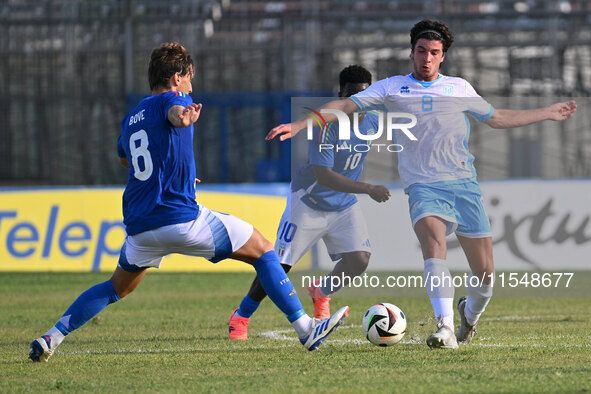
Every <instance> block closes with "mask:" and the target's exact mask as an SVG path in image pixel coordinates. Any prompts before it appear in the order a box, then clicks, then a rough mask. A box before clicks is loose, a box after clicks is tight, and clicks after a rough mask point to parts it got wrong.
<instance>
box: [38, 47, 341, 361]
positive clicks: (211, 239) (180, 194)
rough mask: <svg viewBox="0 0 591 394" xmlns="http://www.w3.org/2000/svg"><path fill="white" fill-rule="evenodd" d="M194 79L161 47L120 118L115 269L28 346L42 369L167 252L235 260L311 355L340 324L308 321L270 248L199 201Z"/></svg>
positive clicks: (184, 60)
mask: <svg viewBox="0 0 591 394" xmlns="http://www.w3.org/2000/svg"><path fill="white" fill-rule="evenodd" d="M193 75H194V65H193V60H192V59H191V56H190V55H189V53H188V52H187V50H186V49H185V48H184V47H183V46H182V45H180V44H175V43H168V44H162V45H161V46H160V47H159V48H156V49H154V50H153V51H152V54H151V58H150V65H149V69H148V77H149V78H148V79H149V82H150V88H151V90H152V95H151V96H149V97H146V98H144V99H143V100H142V101H141V102H140V104H139V105H138V106H137V107H136V108H134V109H133V110H132V111H131V112H130V113H129V114H128V115H127V116H125V118H124V119H123V123H122V125H121V136H120V137H119V141H118V144H117V148H118V152H119V157H120V160H121V162H122V164H123V165H124V166H126V167H128V168H129V175H128V181H127V186H126V188H125V192H124V194H123V216H124V220H123V222H124V223H125V226H126V231H127V237H126V239H125V243H124V245H123V247H122V248H121V255H120V258H119V264H118V266H117V268H116V269H115V272H114V273H113V276H112V277H111V279H110V280H108V281H106V282H103V283H100V284H98V285H95V286H93V287H91V288H90V289H88V290H86V291H85V292H84V293H82V294H81V295H80V296H79V297H78V299H76V301H74V303H73V304H72V305H71V306H70V307H69V308H68V310H66V312H65V313H64V314H63V316H62V317H61V318H60V319H59V320H58V322H57V323H56V324H55V326H53V327H52V328H51V329H50V330H49V331H48V332H47V333H45V334H44V335H43V336H41V337H39V338H37V339H36V340H34V341H33V342H32V343H31V350H30V353H29V358H31V360H33V361H47V359H48V358H49V357H50V356H51V355H52V354H53V352H54V351H55V349H56V347H57V346H59V344H60V343H61V342H62V341H63V339H64V337H65V336H66V335H68V334H70V333H71V332H72V331H74V330H76V329H78V328H80V327H81V326H83V325H84V324H85V323H86V322H87V321H88V320H90V319H91V318H92V317H94V316H95V315H97V314H98V313H99V312H100V311H101V310H103V309H104V308H105V307H106V306H107V305H109V304H112V303H114V302H117V301H119V299H121V298H123V297H125V296H126V295H128V294H129V293H131V292H132V291H133V290H134V289H135V288H136V287H137V285H138V284H139V283H140V281H141V280H142V278H143V277H144V275H145V273H146V269H147V268H149V267H155V268H158V267H159V266H160V263H161V261H162V258H163V257H164V256H166V255H168V254H171V253H180V254H185V255H190V256H201V257H205V258H207V259H209V260H210V261H212V262H214V263H216V262H218V261H220V260H223V259H226V258H233V259H236V260H241V261H244V262H246V263H248V264H251V265H252V266H254V268H255V270H256V272H257V275H258V277H259V278H260V281H261V284H262V286H263V287H264V289H265V291H266V292H267V294H269V297H270V298H271V300H272V301H273V302H274V303H275V304H276V305H277V306H278V307H279V308H280V309H281V311H282V312H284V313H285V315H286V316H287V318H288V320H289V322H290V323H291V324H292V326H293V328H294V329H295V331H296V332H297V334H298V337H299V338H300V341H301V343H302V344H303V345H304V347H305V348H306V349H308V350H315V349H317V348H318V346H319V345H320V343H321V342H322V341H323V340H324V339H326V337H327V336H328V335H329V334H330V333H331V332H332V330H334V329H335V328H336V327H337V326H338V325H339V324H340V323H341V322H342V321H343V318H344V315H345V313H346V312H347V310H348V307H343V308H341V309H340V310H339V311H338V312H337V313H336V314H335V315H333V316H332V317H330V318H328V319H325V320H323V321H320V322H318V321H316V320H314V319H312V318H311V317H309V316H308V315H307V314H306V313H305V312H304V310H303V308H302V304H301V302H300V300H299V298H298V297H297V294H295V291H294V289H293V286H292V284H291V282H290V281H289V279H288V278H287V275H286V274H285V272H284V270H283V268H282V267H281V264H280V263H279V260H278V258H277V255H276V253H275V252H274V251H273V245H272V244H271V243H270V242H269V241H267V240H266V239H265V238H264V237H263V236H262V235H261V234H260V233H259V232H258V231H257V230H256V229H254V228H253V226H252V225H250V224H248V223H246V222H244V221H242V220H240V219H238V218H236V217H234V216H231V215H228V214H224V213H220V212H215V211H211V210H209V209H207V208H206V207H204V206H203V205H200V204H198V203H197V202H196V201H195V179H196V178H195V158H194V154H193V124H194V123H195V122H196V121H197V119H199V115H200V113H201V108H202V107H201V104H195V103H193V101H192V100H191V97H190V96H189V94H190V93H191V91H192V85H191V79H192V78H193Z"/></svg>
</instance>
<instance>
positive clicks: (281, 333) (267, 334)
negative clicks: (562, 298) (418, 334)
mask: <svg viewBox="0 0 591 394" xmlns="http://www.w3.org/2000/svg"><path fill="white" fill-rule="evenodd" d="M343 328H361V325H355V324H351V325H346V326H341V327H340V329H343ZM286 334H292V335H286ZM258 336H260V337H263V338H268V339H274V340H282V341H297V340H298V338H296V337H294V336H293V330H291V329H287V330H271V331H264V332H261V333H260V334H259V335H258ZM585 338H589V336H585ZM531 339H539V338H536V337H531ZM328 343H334V344H339V345H346V344H347V345H348V344H355V345H364V344H367V345H369V344H370V343H369V342H368V341H367V340H365V339H333V340H330V342H328ZM398 344H400V345H425V343H424V342H423V341H421V340H417V339H414V338H410V339H407V340H402V341H400V342H398ZM461 346H464V345H461ZM465 346H476V347H508V348H511V347H523V348H549V347H556V346H558V347H563V348H591V344H580V343H563V344H553V345H545V344H540V343H531V344H527V343H521V344H507V343H472V344H470V345H465Z"/></svg>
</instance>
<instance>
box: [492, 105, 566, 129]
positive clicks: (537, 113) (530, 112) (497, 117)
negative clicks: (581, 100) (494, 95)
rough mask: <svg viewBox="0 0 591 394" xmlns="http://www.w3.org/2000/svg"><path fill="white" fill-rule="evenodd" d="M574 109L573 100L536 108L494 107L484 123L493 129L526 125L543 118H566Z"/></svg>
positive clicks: (557, 119)
mask: <svg viewBox="0 0 591 394" xmlns="http://www.w3.org/2000/svg"><path fill="white" fill-rule="evenodd" d="M576 110H577V103H576V102H575V101H574V100H571V101H565V102H562V103H554V104H552V105H550V106H548V107H544V108H536V109H526V110H513V109H496V110H495V112H494V113H493V116H491V117H490V119H488V120H487V121H486V122H485V123H486V124H488V125H489V126H490V127H493V128H495V129H508V128H512V127H520V126H526V125H529V124H532V123H537V122H541V121H543V120H554V121H561V120H566V119H568V118H570V117H571V116H573V114H574V113H575V112H576Z"/></svg>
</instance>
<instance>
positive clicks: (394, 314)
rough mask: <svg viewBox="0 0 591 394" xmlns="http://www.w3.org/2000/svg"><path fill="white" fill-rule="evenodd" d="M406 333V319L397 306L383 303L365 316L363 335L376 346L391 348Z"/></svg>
mask: <svg viewBox="0 0 591 394" xmlns="http://www.w3.org/2000/svg"><path fill="white" fill-rule="evenodd" d="M405 332H406V317H405V316H404V312H402V311H401V310H400V308H398V307H397V306H396V305H393V304H389V303H387V302H382V303H381V304H376V305H374V306H372V307H371V308H369V309H368V310H367V312H365V315H363V333H364V334H365V337H366V338H367V340H368V341H370V342H371V343H373V344H374V345H376V346H391V345H394V344H396V343H398V342H400V340H401V339H402V337H403V336H404V333H405Z"/></svg>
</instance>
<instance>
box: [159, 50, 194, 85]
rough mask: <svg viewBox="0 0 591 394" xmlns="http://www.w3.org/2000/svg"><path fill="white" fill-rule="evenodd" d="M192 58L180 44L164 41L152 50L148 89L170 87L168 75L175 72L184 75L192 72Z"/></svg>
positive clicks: (170, 75)
mask: <svg viewBox="0 0 591 394" xmlns="http://www.w3.org/2000/svg"><path fill="white" fill-rule="evenodd" d="M193 70H194V65H193V59H191V56H190V55H189V52H188V51H187V50H186V49H185V47H183V46H182V45H181V44H177V43H170V42H168V43H165V44H162V45H160V46H159V47H158V48H156V49H154V50H153V51H152V54H151V55H150V65H149V67H148V81H149V82H150V89H151V90H154V89H155V88H157V87H163V88H170V77H172V76H173V75H174V74H175V73H179V74H180V75H181V76H183V77H184V76H185V75H187V74H188V73H192V72H194V71H193Z"/></svg>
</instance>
